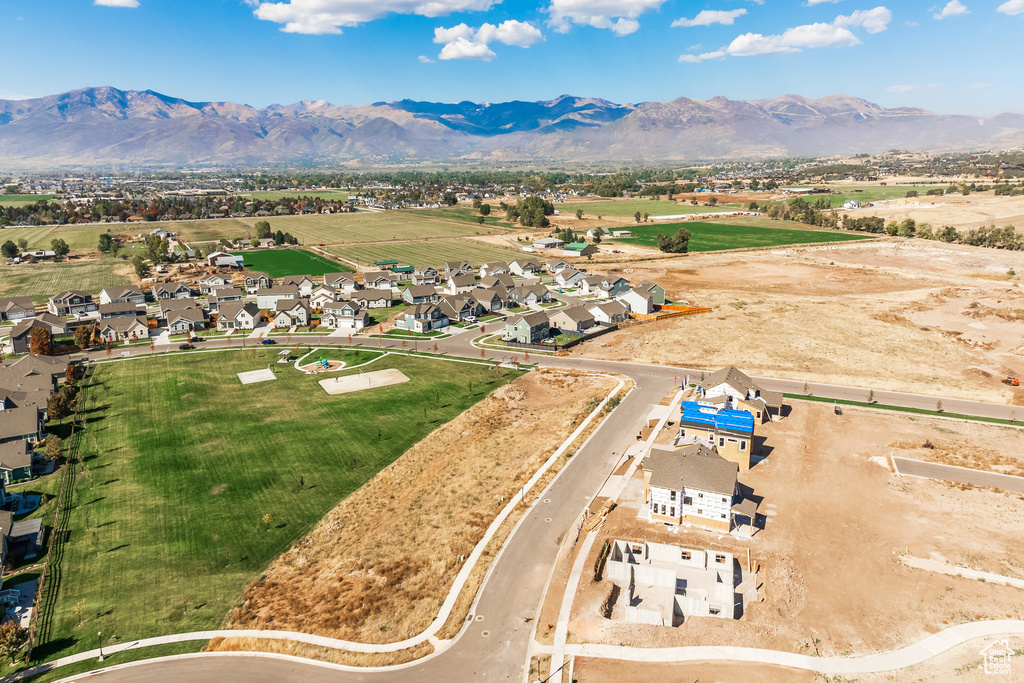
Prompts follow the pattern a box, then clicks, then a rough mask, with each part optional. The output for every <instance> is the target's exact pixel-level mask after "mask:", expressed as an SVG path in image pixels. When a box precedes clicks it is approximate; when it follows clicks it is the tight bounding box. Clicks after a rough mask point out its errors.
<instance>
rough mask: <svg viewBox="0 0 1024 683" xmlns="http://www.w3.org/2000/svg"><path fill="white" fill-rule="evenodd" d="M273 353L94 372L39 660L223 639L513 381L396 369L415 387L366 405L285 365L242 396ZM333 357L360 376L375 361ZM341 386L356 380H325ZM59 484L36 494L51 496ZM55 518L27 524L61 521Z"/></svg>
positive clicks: (481, 371) (400, 361)
mask: <svg viewBox="0 0 1024 683" xmlns="http://www.w3.org/2000/svg"><path fill="white" fill-rule="evenodd" d="M279 349H280V347H277V348H273V349H253V350H244V351H242V350H239V351H224V352H215V353H189V354H175V355H172V356H161V357H153V358H147V359H145V360H133V361H124V362H113V363H106V364H101V365H99V366H96V367H95V368H94V369H93V370H92V374H91V375H90V377H89V378H88V380H87V381H86V384H87V385H89V389H88V391H89V392H90V393H89V397H88V398H87V400H86V401H85V415H86V416H87V417H88V419H89V420H90V421H91V422H90V424H89V426H88V427H87V429H86V431H85V432H84V435H83V436H82V440H81V442H80V444H81V451H80V452H81V454H82V455H83V456H84V458H85V462H84V465H83V466H80V467H79V475H78V478H77V480H76V485H75V492H74V496H73V498H72V506H73V507H72V509H71V514H70V516H69V517H68V518H67V521H68V525H69V528H68V533H67V535H66V541H65V542H64V543H63V560H62V562H61V566H60V574H59V576H60V583H59V592H58V595H57V599H56V601H55V609H54V611H53V618H52V625H50V626H49V627H46V628H44V629H42V631H41V634H40V637H41V640H40V644H39V646H38V647H37V649H36V653H37V654H38V655H39V657H40V658H46V659H52V658H54V657H59V656H64V655H67V654H70V653H73V652H77V651H81V650H85V649H89V648H93V647H95V645H96V636H95V634H96V632H97V631H102V632H103V633H104V634H105V636H106V635H108V634H109V635H114V634H116V635H117V636H119V637H120V638H121V640H127V639H134V638H145V637H150V636H156V635H162V634H166V633H174V632H183V631H193V630H197V629H210V628H217V627H218V626H219V625H220V624H222V623H223V621H224V618H225V616H226V614H227V613H228V611H229V610H230V609H231V607H232V606H233V605H234V603H235V601H236V600H237V599H238V597H239V596H240V595H241V592H242V590H243V588H245V587H246V586H247V585H248V584H249V583H250V582H251V581H252V580H254V579H255V578H257V577H258V576H259V574H260V572H261V571H263V570H264V569H265V568H266V566H267V565H268V563H269V562H270V561H271V560H273V558H274V557H276V556H277V555H279V554H280V553H282V552H285V551H286V550H287V549H288V548H289V546H290V545H291V543H292V542H293V541H295V540H296V539H298V538H301V537H302V536H303V535H304V534H306V533H307V532H308V531H309V530H310V529H311V528H312V527H313V525H314V524H316V522H317V521H318V520H319V519H320V518H321V517H323V515H324V514H326V513H327V512H328V511H329V510H330V509H331V508H332V507H333V506H334V505H336V504H337V503H338V501H340V500H341V499H342V498H344V497H345V496H346V495H348V494H349V493H351V492H352V491H354V490H356V489H357V488H359V487H360V486H361V485H362V484H363V483H365V482H366V481H367V480H369V479H370V478H371V477H373V476H374V475H375V474H376V473H377V472H378V471H380V469H381V468H383V467H384V466H386V465H387V464H388V463H390V462H392V461H393V460H395V459H396V458H397V457H399V456H400V455H401V454H402V453H404V452H405V451H406V450H407V449H408V448H409V447H410V446H412V445H413V444H414V443H416V442H417V441H418V440H420V439H421V438H423V437H424V436H425V435H426V434H427V433H429V432H430V431H431V430H433V429H435V428H436V427H437V426H438V425H440V424H442V423H444V422H446V421H448V420H450V419H452V418H454V417H455V416H456V415H458V414H460V413H461V412H463V411H464V410H465V409H467V408H468V407H469V406H470V405H472V404H473V403H475V402H476V401H478V400H480V399H481V398H483V397H484V396H485V395H487V394H488V393H489V392H491V391H492V390H494V389H496V388H497V387H499V386H501V385H502V384H504V383H505V382H507V381H509V380H511V379H512V378H514V377H515V376H517V374H516V373H513V372H510V371H501V372H500V373H498V374H495V371H494V370H492V369H490V368H489V367H484V366H481V365H478V364H466V363H451V362H445V361H442V360H435V359H424V358H418V357H414V358H410V357H405V356H394V355H392V356H388V357H386V358H384V359H381V360H378V361H377V362H375V363H374V364H373V366H371V367H372V369H374V370H384V369H387V368H396V369H398V370H400V371H402V372H403V373H405V374H406V375H407V376H408V377H409V378H410V381H409V382H407V383H404V384H400V385H395V386H390V387H382V388H379V389H375V390H372V391H364V392H359V393H354V394H348V395H342V396H328V395H327V394H326V393H325V392H323V390H322V389H321V388H320V387H319V386H318V385H317V383H316V382H317V379H322V378H317V377H315V376H310V375H305V374H304V373H300V372H298V371H296V370H295V369H294V368H293V367H292V366H291V365H290V364H276V363H275V364H273V365H272V367H273V370H274V373H275V374H276V375H277V379H276V380H275V381H271V382H263V383H259V384H251V385H248V386H243V385H242V384H241V383H240V382H239V380H238V378H237V377H236V373H237V372H240V371H247V370H256V369H260V368H266V367H267V365H268V363H272V362H273V361H274V360H275V359H276V358H277V353H278V351H279ZM300 352H301V351H300ZM330 356H331V357H332V358H335V359H338V360H345V361H347V362H352V363H356V362H361V361H363V360H365V359H366V356H367V353H366V352H362V353H361V358H360V359H358V360H357V359H356V352H355V351H343V350H340V349H337V350H332V351H331V354H330ZM351 372H353V373H354V372H358V370H356V369H353V370H352V371H351ZM339 374H340V375H344V374H348V371H343V372H341V373H332V376H337V375H339ZM102 405H108V406H109V409H108V410H106V411H103V410H102V409H101V406H102ZM55 479H56V477H47V478H44V479H42V480H39V481H37V482H33V483H31V484H30V485H29V486H28V490H37V491H45V490H50V489H54V488H56V483H55V481H53V480H55ZM300 481H301V482H302V483H303V484H304V486H302V487H301V488H300ZM52 506H53V502H48V503H47V504H46V506H44V508H43V509H41V510H40V511H38V512H37V513H34V514H37V515H43V516H45V515H48V514H52V510H51V508H52ZM265 515H269V517H264V516H265ZM79 601H84V603H85V612H84V624H83V625H82V626H81V627H78V626H77V623H76V622H77V619H76V618H75V616H74V612H73V608H74V606H75V604H76V603H78V602H79ZM44 623H48V622H46V621H44Z"/></svg>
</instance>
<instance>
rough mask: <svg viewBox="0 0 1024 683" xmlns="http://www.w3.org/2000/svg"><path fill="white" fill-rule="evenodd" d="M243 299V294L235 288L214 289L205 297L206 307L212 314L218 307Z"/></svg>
mask: <svg viewBox="0 0 1024 683" xmlns="http://www.w3.org/2000/svg"><path fill="white" fill-rule="evenodd" d="M244 298H245V293H244V292H243V291H242V290H240V289H237V288H235V287H231V288H230V289H215V290H213V292H212V293H211V294H208V295H207V297H206V306H207V308H209V309H210V310H211V311H213V312H217V311H219V310H220V307H221V306H223V305H224V304H226V303H229V302H231V301H241V300H242V299H244ZM183 301H189V299H183Z"/></svg>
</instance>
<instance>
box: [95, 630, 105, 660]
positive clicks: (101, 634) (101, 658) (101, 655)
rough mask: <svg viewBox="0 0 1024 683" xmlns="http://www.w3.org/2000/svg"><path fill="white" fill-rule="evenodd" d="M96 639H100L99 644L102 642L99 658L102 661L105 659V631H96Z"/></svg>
mask: <svg viewBox="0 0 1024 683" xmlns="http://www.w3.org/2000/svg"><path fill="white" fill-rule="evenodd" d="M96 640H98V641H99V644H100V658H99V661H101V662H102V661H103V631H97V632H96Z"/></svg>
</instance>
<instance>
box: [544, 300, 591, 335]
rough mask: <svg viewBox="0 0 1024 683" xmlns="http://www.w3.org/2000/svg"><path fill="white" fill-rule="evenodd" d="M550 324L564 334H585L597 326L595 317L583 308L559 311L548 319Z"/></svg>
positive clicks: (577, 307)
mask: <svg viewBox="0 0 1024 683" xmlns="http://www.w3.org/2000/svg"><path fill="white" fill-rule="evenodd" d="M548 322H549V323H550V324H551V327H554V328H557V329H559V330H561V331H562V332H583V331H584V330H588V329H590V328H591V327H593V326H594V325H596V324H597V321H596V320H595V319H594V316H593V315H592V314H591V313H590V311H588V310H587V309H586V308H584V307H583V306H575V307H573V308H562V309H559V310H558V311H556V312H554V313H552V314H551V315H550V316H549V317H548Z"/></svg>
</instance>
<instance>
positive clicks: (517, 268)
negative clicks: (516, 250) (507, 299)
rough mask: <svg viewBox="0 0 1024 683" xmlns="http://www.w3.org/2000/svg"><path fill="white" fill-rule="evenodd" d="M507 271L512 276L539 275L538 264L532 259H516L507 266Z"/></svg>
mask: <svg viewBox="0 0 1024 683" xmlns="http://www.w3.org/2000/svg"><path fill="white" fill-rule="evenodd" d="M508 269H509V271H510V272H511V273H512V274H513V275H519V276H520V277H533V276H534V275H537V274H538V273H540V264H539V263H537V262H536V261H534V260H533V259H516V260H515V261H513V262H512V263H510V264H508Z"/></svg>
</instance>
